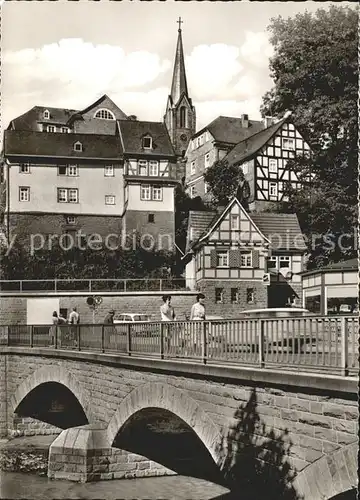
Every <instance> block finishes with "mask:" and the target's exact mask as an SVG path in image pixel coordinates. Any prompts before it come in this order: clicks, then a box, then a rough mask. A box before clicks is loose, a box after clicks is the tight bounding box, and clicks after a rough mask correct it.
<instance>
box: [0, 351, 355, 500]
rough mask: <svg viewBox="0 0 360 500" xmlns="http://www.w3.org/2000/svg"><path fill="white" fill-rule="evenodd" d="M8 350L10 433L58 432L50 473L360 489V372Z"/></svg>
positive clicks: (1, 410)
mask: <svg viewBox="0 0 360 500" xmlns="http://www.w3.org/2000/svg"><path fill="white" fill-rule="evenodd" d="M0 350H1V357H0V431H1V434H2V436H16V435H21V434H25V435H34V434H45V433H49V434H50V433H57V434H58V436H57V437H56V439H55V440H54V442H53V444H52V445H51V447H50V453H49V472H48V474H49V477H52V478H67V479H72V480H77V481H91V480H99V479H113V478H121V477H135V476H136V477H139V476H151V475H161V474H165V473H181V474H186V475H192V476H196V477H201V478H205V479H210V480H212V481H213V482H218V483H219V484H224V485H227V486H228V487H229V488H230V489H231V490H232V491H241V493H242V495H244V496H243V497H244V498H261V497H262V496H263V495H264V491H267V492H270V491H271V492H272V495H273V496H271V494H270V493H266V498H271V499H272V498H274V499H280V498H288V499H292V500H300V499H304V500H308V499H309V500H320V499H335V498H336V499H337V498H342V497H341V494H343V493H345V492H348V491H349V490H352V489H354V488H356V485H357V450H358V446H357V443H358V437H357V436H358V404H357V385H358V379H356V378H355V377H354V378H352V377H337V376H332V375H325V374H322V373H300V372H294V371H286V370H271V369H264V368H257V367H253V366H251V367H240V366H232V365H221V366H220V365H216V364H211V365H200V364H198V363H194V362H188V361H187V362H184V361H180V360H155V359H149V358H141V357H126V356H121V355H115V354H114V355H112V354H102V353H89V352H76V351H74V352H71V351H65V350H64V351H59V350H58V351H55V350H51V349H48V348H32V349H29V348H24V347H5V346H2V347H1V348H0ZM265 488H266V489H265ZM339 495H340V496H339Z"/></svg>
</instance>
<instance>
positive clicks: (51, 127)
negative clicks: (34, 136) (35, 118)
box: [46, 125, 56, 133]
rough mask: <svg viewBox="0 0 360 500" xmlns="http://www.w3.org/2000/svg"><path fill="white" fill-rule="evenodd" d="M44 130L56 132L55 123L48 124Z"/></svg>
mask: <svg viewBox="0 0 360 500" xmlns="http://www.w3.org/2000/svg"><path fill="white" fill-rule="evenodd" d="M52 129H54V130H52ZM46 131H47V132H51V133H54V132H56V127H55V125H48V126H47V127H46Z"/></svg>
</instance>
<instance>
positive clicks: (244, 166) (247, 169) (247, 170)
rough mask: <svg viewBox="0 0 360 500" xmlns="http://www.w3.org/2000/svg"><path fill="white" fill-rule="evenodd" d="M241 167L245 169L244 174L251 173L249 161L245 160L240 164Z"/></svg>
mask: <svg viewBox="0 0 360 500" xmlns="http://www.w3.org/2000/svg"><path fill="white" fill-rule="evenodd" d="M240 167H241V170H242V171H243V174H244V175H245V174H248V173H249V162H248V161H245V162H244V163H242V164H241V165H240Z"/></svg>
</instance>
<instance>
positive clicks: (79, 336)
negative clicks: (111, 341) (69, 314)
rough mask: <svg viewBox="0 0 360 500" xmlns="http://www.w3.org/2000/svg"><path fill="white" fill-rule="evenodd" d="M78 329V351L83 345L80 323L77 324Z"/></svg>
mask: <svg viewBox="0 0 360 500" xmlns="http://www.w3.org/2000/svg"><path fill="white" fill-rule="evenodd" d="M76 329H77V332H78V334H77V341H78V351H81V347H80V338H81V335H80V332H81V327H80V325H77V327H76ZM103 352H104V351H103Z"/></svg>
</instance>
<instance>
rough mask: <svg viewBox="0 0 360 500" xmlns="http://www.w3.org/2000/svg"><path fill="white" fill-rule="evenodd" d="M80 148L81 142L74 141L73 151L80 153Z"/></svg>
mask: <svg viewBox="0 0 360 500" xmlns="http://www.w3.org/2000/svg"><path fill="white" fill-rule="evenodd" d="M82 150H83V145H82V144H81V142H80V141H76V142H75V143H74V151H76V152H78V153H82Z"/></svg>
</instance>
